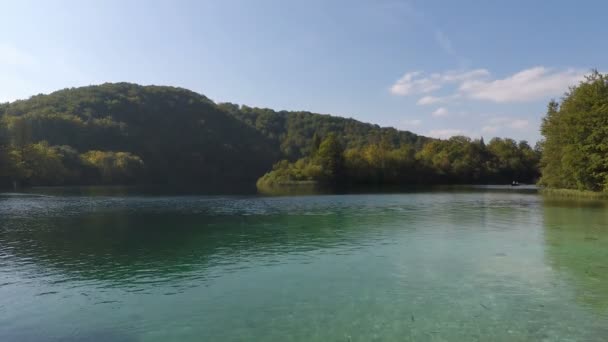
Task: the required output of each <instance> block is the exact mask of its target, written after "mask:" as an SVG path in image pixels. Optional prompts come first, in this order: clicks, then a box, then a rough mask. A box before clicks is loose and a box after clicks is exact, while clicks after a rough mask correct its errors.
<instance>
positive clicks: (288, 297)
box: [0, 189, 608, 341]
mask: <svg viewBox="0 0 608 342" xmlns="http://www.w3.org/2000/svg"><path fill="white" fill-rule="evenodd" d="M499 190H500V191H496V189H485V190H484V191H474V192H470V191H453V189H452V190H451V191H434V192H416V193H410V194H388V195H381V194H376V195H333V196H305V197H253V196H240V197H239V196H206V197H201V196H181V197H146V196H115V195H112V196H96V197H89V196H87V197H84V196H56V197H55V196H51V197H48V196H33V195H32V196H0V340H2V341H12V340H16V341H17V340H18V341H48V340H51V341H55V340H56V341H71V340H73V341H83V340H85V341H88V340H91V341H96V340H103V341H166V340H180V341H200V340H212V341H251V340H263V341H373V340H382V341H403V340H416V341H418V340H487V339H488V337H490V336H491V337H492V340H497V341H500V340H504V341H513V340H585V341H589V340H590V341H593V340H597V341H601V340H603V338H605V336H608V287H607V286H608V278H607V277H606V274H607V273H606V269H605V267H606V265H608V254H607V253H608V248H607V247H608V232H607V231H606V227H607V226H608V224H607V223H608V222H607V221H608V215H607V214H606V213H607V210H606V209H605V207H604V206H602V204H599V206H598V204H595V205H591V206H590V205H587V204H584V205H582V204H578V205H574V204H573V202H552V201H546V200H543V199H542V198H540V197H539V196H537V195H535V194H533V193H521V192H514V191H507V189H499ZM595 203H598V202H595ZM600 203H601V202H600Z"/></svg>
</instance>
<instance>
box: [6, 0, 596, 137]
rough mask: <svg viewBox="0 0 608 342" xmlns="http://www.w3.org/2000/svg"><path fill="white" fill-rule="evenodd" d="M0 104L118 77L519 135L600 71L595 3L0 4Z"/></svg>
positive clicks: (285, 105)
mask: <svg viewBox="0 0 608 342" xmlns="http://www.w3.org/2000/svg"><path fill="white" fill-rule="evenodd" d="M1 8H2V10H1V11H0V101H12V100H15V99H22V98H27V97H29V96H31V95H34V94H38V93H48V92H51V91H54V90H57V89H61V88H66V87H73V86H82V85H89V84H99V83H103V82H119V81H128V82H135V83H140V84H159V85H173V86H181V87H185V88H189V89H192V90H194V91H197V92H200V93H202V94H205V95H207V96H208V97H210V98H211V99H213V100H215V101H217V102H227V101H229V102H234V103H240V104H247V105H252V106H260V107H270V108H274V109H287V110H309V111H313V112H319V113H329V114H334V115H340V116H346V117H353V118H356V119H358V120H362V121H366V122H372V123H377V124H379V125H382V126H394V127H397V128H400V129H407V130H411V131H413V132H416V133H419V134H424V135H431V136H436V137H448V136H450V135H454V134H465V135H468V136H472V137H479V136H483V137H484V138H486V139H488V138H491V137H493V136H509V137H513V138H516V139H527V140H529V141H531V142H534V141H536V140H538V139H539V137H540V135H539V132H538V127H539V124H540V119H541V117H542V115H543V113H544V111H545V107H546V104H547V101H548V100H549V99H551V98H559V97H560V96H561V95H562V94H563V93H564V92H565V91H566V90H567V88H568V85H572V84H575V83H576V82H577V81H578V80H580V79H581V77H582V75H584V74H585V73H587V72H588V71H589V70H590V69H591V68H597V69H599V70H600V71H602V70H608V65H606V64H607V63H608V60H607V59H606V56H608V44H605V42H606V39H607V38H606V37H608V25H606V24H605V22H606V19H605V14H606V13H608V2H605V1H577V2H574V1H481V0H479V1H433V0H427V1H398V0H376V1H371V0H370V1H354V0H351V1H331V0H327V1H321V0H308V1H288V0H282V1H281V0H255V1H254V0H250V1H246V0H221V1H220V0H217V1H203V0H201V1H128V0H122V1H110V0H108V1H96V2H93V1H27V0H21V1H4V2H3V3H2V5H1Z"/></svg>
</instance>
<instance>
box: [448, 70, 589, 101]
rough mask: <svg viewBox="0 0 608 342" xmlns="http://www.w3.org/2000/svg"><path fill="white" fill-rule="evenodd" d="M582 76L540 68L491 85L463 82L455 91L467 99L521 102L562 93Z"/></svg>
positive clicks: (493, 82)
mask: <svg viewBox="0 0 608 342" xmlns="http://www.w3.org/2000/svg"><path fill="white" fill-rule="evenodd" d="M584 75H585V72H583V71H580V70H574V69H568V70H564V71H555V70H551V69H548V68H545V67H542V66H539V67H534V68H530V69H526V70H522V71H520V72H517V73H515V74H513V75H511V76H508V77H506V78H503V79H497V80H493V81H484V80H467V81H464V82H463V83H462V84H461V85H460V87H459V90H460V91H461V92H462V93H464V94H465V95H466V96H467V97H469V98H472V99H477V100H489V101H494V102H523V101H531V100H537V99H542V98H545V97H547V96H554V95H557V94H560V93H563V92H565V91H566V90H567V89H568V86H571V85H575V84H577V83H578V82H579V81H580V80H581V79H582V78H583V76H584Z"/></svg>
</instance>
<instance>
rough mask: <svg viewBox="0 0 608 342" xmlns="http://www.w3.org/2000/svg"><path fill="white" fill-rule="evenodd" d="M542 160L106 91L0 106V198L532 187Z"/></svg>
mask: <svg viewBox="0 0 608 342" xmlns="http://www.w3.org/2000/svg"><path fill="white" fill-rule="evenodd" d="M539 159H540V147H535V148H532V147H531V146H529V144H528V143H527V142H525V141H520V142H516V141H514V140H512V139H492V140H491V141H489V142H488V143H485V142H484V140H483V139H475V140H471V139H469V138H466V137H453V138H451V139H448V140H438V139H432V138H426V137H423V136H419V135H416V134H414V133H411V132H406V131H399V130H396V129H394V128H383V127H379V126H378V125H373V124H367V123H362V122H359V121H356V120H354V119H347V118H341V117H334V116H330V115H321V114H315V113H309V112H288V111H274V110H271V109H264V108H252V107H248V106H239V105H235V104H231V103H220V104H216V103H214V102H213V101H211V100H209V99H208V98H206V97H205V96H203V95H200V94H197V93H195V92H192V91H189V90H186V89H181V88H174V87H161V86H140V85H136V84H129V83H116V84H103V85H99V86H88V87H81V88H72V89H64V90H60V91H57V92H54V93H51V94H49V95H37V96H33V97H31V98H30V99H27V100H21V101H15V102H12V103H5V104H0V186H4V187H10V186H12V185H13V184H15V183H17V184H21V185H24V186H27V185H89V184H162V185H167V184H168V185H173V184H193V185H199V184H215V185H217V184H254V183H255V182H256V180H258V178H259V180H258V184H259V185H272V184H281V183H289V182H299V181H315V182H321V183H326V184H386V183H389V184H413V183H416V184H452V183H510V182H511V181H512V180H517V181H520V182H534V181H535V180H536V179H537V178H538V177H539V172H538V162H539ZM273 165H274V166H273ZM266 172H268V173H267V174H265V173H266ZM260 177H261V178H260Z"/></svg>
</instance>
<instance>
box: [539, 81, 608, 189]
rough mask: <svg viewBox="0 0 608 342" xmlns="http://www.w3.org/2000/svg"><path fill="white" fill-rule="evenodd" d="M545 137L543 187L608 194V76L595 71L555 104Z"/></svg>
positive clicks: (551, 106) (545, 124)
mask: <svg viewBox="0 0 608 342" xmlns="http://www.w3.org/2000/svg"><path fill="white" fill-rule="evenodd" d="M541 133H542V134H543V136H544V138H545V139H544V142H543V155H542V161H541V165H542V178H541V180H540V184H541V185H544V186H547V187H550V188H563V189H575V190H591V191H608V75H603V74H600V73H599V72H597V71H594V72H593V73H592V74H591V75H589V76H588V77H587V79H586V80H585V81H583V82H581V83H580V84H579V85H577V86H575V87H572V88H571V89H570V90H569V91H568V92H567V93H566V95H565V96H564V97H563V99H562V101H561V103H558V102H556V101H551V102H550V103H549V105H548V108H547V114H546V116H545V118H544V120H543V123H542V127H541Z"/></svg>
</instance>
